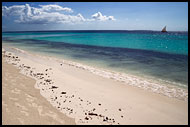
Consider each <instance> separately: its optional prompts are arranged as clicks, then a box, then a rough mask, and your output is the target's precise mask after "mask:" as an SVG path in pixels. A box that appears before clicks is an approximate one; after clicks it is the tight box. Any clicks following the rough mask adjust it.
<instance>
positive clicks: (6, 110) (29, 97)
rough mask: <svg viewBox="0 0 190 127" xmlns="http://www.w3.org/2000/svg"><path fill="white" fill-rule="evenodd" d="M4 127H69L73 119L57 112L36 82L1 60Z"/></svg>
mask: <svg viewBox="0 0 190 127" xmlns="http://www.w3.org/2000/svg"><path fill="white" fill-rule="evenodd" d="M2 77H3V78H2V124H3V125H54V124H55V125H60V124H63V125H67V124H72V125H73V124H75V122H74V119H72V118H69V117H67V116H66V115H64V114H63V113H61V112H59V111H58V110H57V109H55V108H54V107H53V106H52V105H51V104H50V103H49V102H48V101H47V100H46V99H45V98H44V97H42V96H41V94H40V91H39V90H38V89H35V88H34V85H35V83H36V81H35V80H34V79H31V78H29V77H27V76H25V75H23V74H21V73H19V70H18V69H17V68H16V67H14V66H12V65H9V64H7V63H5V60H4V58H3V59H2Z"/></svg>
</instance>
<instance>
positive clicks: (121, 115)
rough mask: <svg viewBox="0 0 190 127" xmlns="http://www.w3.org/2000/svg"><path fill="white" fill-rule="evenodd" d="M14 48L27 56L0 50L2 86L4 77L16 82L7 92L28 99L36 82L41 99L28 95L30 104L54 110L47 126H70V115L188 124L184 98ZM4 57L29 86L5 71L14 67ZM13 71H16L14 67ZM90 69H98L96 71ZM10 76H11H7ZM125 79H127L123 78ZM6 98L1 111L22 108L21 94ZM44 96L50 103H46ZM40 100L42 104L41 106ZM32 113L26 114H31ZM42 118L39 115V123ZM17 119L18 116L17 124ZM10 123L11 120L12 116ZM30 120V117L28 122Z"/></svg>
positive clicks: (92, 120)
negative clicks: (0, 56)
mask: <svg viewBox="0 0 190 127" xmlns="http://www.w3.org/2000/svg"><path fill="white" fill-rule="evenodd" d="M15 50H16V49H15ZM18 52H21V53H23V54H25V55H26V56H27V55H28V56H29V57H24V56H19V55H18V54H14V53H12V52H7V51H6V50H4V49H3V51H2V55H3V65H4V66H3V69H4V71H3V81H4V82H3V90H4V91H5V90H6V89H5V88H8V87H9V85H8V84H7V83H5V82H7V81H6V79H7V80H8V81H10V85H11V84H14V82H18V83H21V84H22V85H23V86H20V87H19V86H18V87H17V86H14V87H13V93H14V92H15V94H16V93H21V94H22V93H25V96H27V95H28V96H27V97H26V99H27V98H28V100H32V99H31V95H30V92H31V91H38V90H35V89H34V90H32V88H31V87H33V86H31V85H32V84H33V85H34V83H35V80H36V84H35V88H37V89H39V90H40V94H41V95H42V96H43V97H45V98H43V97H41V95H40V94H39V92H35V94H34V95H36V96H40V97H39V98H40V100H42V99H44V100H43V102H42V103H40V102H41V101H40V102H38V103H37V102H36V100H35V99H34V98H33V101H34V103H36V105H40V106H41V107H40V106H39V107H40V108H39V107H38V108H37V109H34V110H38V111H40V112H41V113H42V114H43V112H49V114H51V112H50V109H51V108H53V107H54V108H55V109H54V108H53V109H54V110H53V111H52V112H54V113H55V114H57V117H54V118H53V121H52V122H51V121H49V123H47V124H58V123H59V124H75V123H74V122H73V120H72V119H71V118H74V119H75V122H76V124H156V125H159V124H172V125H177V124H183V125H187V124H188V102H187V101H184V100H179V99H176V98H169V97H167V96H163V95H160V94H156V93H153V92H150V91H146V90H143V89H139V88H136V87H133V86H130V85H126V84H125V83H124V82H118V81H116V80H113V79H112V78H106V77H105V75H104V76H100V75H101V74H102V75H103V74H105V73H104V72H101V73H100V72H98V71H96V70H94V71H93V70H91V71H92V72H89V71H87V70H88V69H86V68H83V69H81V66H80V65H78V66H74V65H72V64H70V63H67V62H66V61H62V62H60V61H56V60H55V59H54V58H50V57H49V58H47V57H44V56H39V55H36V56H34V55H32V54H28V53H27V52H26V51H23V50H19V49H18ZM4 60H5V61H6V62H7V63H9V64H12V65H13V66H15V67H17V68H18V69H19V70H20V73H22V74H24V75H26V76H28V77H30V78H33V79H29V78H28V79H27V80H31V84H30V86H28V85H29V84H28V83H27V84H26V83H25V82H23V80H22V79H23V78H26V77H25V76H23V75H22V76H21V74H19V76H20V78H19V79H18V78H16V77H14V76H15V75H14V73H13V71H11V70H13V69H15V70H17V69H16V68H15V67H13V66H12V65H8V64H7V63H5V62H4ZM5 67H6V70H5ZM5 71H9V75H5V74H6V73H7V72H5ZM15 73H18V70H17V71H16V72H15ZM93 73H99V75H98V74H97V75H95V74H93ZM11 74H13V75H12V77H10V75H11ZM19 76H18V77H19ZM107 76H109V75H107ZM34 79H35V80H34ZM128 80H132V79H130V78H129V79H128ZM6 84H7V85H6ZM28 89H31V90H30V91H29V90H28ZM37 93H38V94H37ZM3 96H4V97H6V96H7V95H6V93H3ZM29 96H30V97H29ZM9 98H12V100H11V99H10V100H9V101H10V102H9V103H8V102H6V101H5V100H3V102H2V103H3V107H4V108H3V112H5V113H7V112H6V111H7V110H10V111H12V110H14V109H16V108H17V107H19V106H20V107H21V108H23V106H22V105H20V103H19V102H17V103H16V101H20V102H22V101H21V98H19V97H18V98H16V97H15V98H13V97H9ZM45 99H47V100H48V101H49V103H50V104H51V105H53V107H51V106H48V107H46V105H48V104H49V103H48V102H46V101H45ZM13 102H15V104H16V105H18V106H15V107H14V106H12V107H9V108H7V105H8V106H10V104H12V103H13ZM30 103H31V102H30V101H28V102H26V104H28V105H29V104H30ZM44 103H47V104H45V105H44ZM33 105H35V104H33ZM44 106H45V107H44ZM25 107H26V106H25ZM25 109H26V108H24V109H22V110H23V112H25V113H23V114H27V110H26V111H24V110H25ZM42 109H44V111H42ZM56 109H57V110H59V111H61V112H62V113H64V114H66V115H67V116H69V117H71V118H68V117H66V116H64V117H61V115H62V113H61V112H57V110H56ZM34 114H35V113H34ZM34 114H31V117H33V116H32V115H34ZM15 115H16V111H15V112H14V113H12V114H11V115H10V117H12V118H14V117H15ZM29 115H30V113H29ZM38 115H39V114H38ZM46 116H48V113H46ZM46 116H44V117H46ZM10 117H9V118H10ZM3 118H4V119H3V121H6V124H7V123H8V122H9V121H8V120H6V119H5V118H6V115H3ZM44 119H45V118H44ZM44 119H43V118H42V121H43V120H44ZM45 120H47V119H45ZM61 120H63V122H62V123H60V122H61ZM22 121H23V120H22V119H20V122H22ZM39 121H40V120H39ZM12 122H14V119H13V121H12ZM17 122H18V120H17ZM32 122H33V121H30V123H31V124H32ZM37 124H40V123H37ZM42 124H43V123H42Z"/></svg>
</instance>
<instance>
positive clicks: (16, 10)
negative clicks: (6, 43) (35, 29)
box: [2, 4, 115, 24]
mask: <svg viewBox="0 0 190 127" xmlns="http://www.w3.org/2000/svg"><path fill="white" fill-rule="evenodd" d="M39 6H40V8H36V7H31V6H30V5H29V4H25V5H14V6H10V7H7V6H2V16H16V20H15V22H17V23H28V24H48V23H80V22H85V21H86V22H90V21H96V20H98V21H106V20H115V19H114V17H113V16H103V15H102V14H101V13H100V12H98V13H95V14H94V15H92V18H91V19H85V18H84V17H83V16H82V14H80V13H79V14H77V15H70V14H68V13H66V14H65V12H69V13H72V12H73V10H72V9H71V8H68V7H61V6H59V5H39Z"/></svg>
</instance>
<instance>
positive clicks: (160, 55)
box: [3, 31, 188, 87]
mask: <svg viewBox="0 0 190 127" xmlns="http://www.w3.org/2000/svg"><path fill="white" fill-rule="evenodd" d="M3 41H4V43H7V44H10V45H13V46H15V47H19V48H21V49H25V50H29V51H33V52H38V53H42V54H46V55H50V56H56V57H59V58H66V59H71V60H73V61H76V62H81V63H85V64H87V65H93V66H96V67H100V68H106V69H111V70H114V71H119V72H124V73H130V74H134V75H138V76H142V77H149V78H153V79H156V80H158V79H159V80H164V81H166V82H167V81H169V82H173V84H174V85H176V84H180V85H182V86H183V87H187V85H188V55H187V54H188V37H187V34H186V33H175V32H174V33H167V34H163V33H159V32H147V31H146V32H142V31H141V32H118V31H117V32H113V31H111V32H98V31H97V32H88V31H86V32H84V31H83V32H23V33H3ZM166 47H167V48H166Z"/></svg>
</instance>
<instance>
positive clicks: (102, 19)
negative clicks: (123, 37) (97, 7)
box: [92, 12, 115, 21]
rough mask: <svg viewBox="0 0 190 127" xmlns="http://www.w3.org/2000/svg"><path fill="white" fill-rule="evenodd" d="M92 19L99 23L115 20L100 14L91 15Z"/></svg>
mask: <svg viewBox="0 0 190 127" xmlns="http://www.w3.org/2000/svg"><path fill="white" fill-rule="evenodd" d="M92 18H93V19H95V20H99V21H106V20H115V18H114V17H113V16H106V15H102V13H101V12H97V13H95V14H94V15H92Z"/></svg>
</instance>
